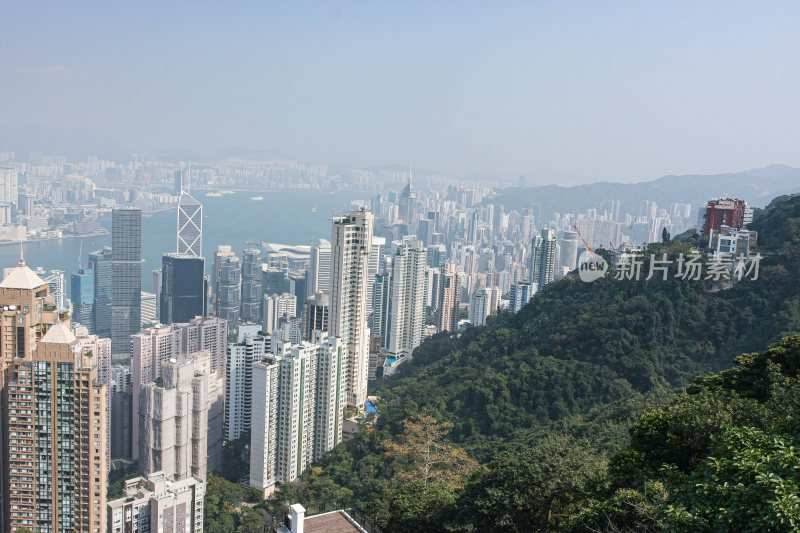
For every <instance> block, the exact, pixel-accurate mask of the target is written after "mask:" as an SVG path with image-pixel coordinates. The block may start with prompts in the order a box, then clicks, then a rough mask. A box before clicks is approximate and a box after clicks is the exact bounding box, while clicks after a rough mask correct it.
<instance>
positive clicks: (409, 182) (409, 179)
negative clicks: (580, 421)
mask: <svg viewBox="0 0 800 533" xmlns="http://www.w3.org/2000/svg"><path fill="white" fill-rule="evenodd" d="M412 175H413V174H412V173H411V163H409V164H408V188H409V189H410V188H411V177H412Z"/></svg>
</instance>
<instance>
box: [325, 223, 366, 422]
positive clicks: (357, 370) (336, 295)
mask: <svg viewBox="0 0 800 533" xmlns="http://www.w3.org/2000/svg"><path fill="white" fill-rule="evenodd" d="M373 224H374V219H373V216H372V213H370V212H368V211H352V212H351V213H350V215H349V216H345V217H339V218H335V219H333V232H332V238H331V314H330V323H329V332H330V335H331V336H333V337H339V338H340V339H341V342H342V348H343V350H344V387H345V393H346V398H347V403H348V405H350V406H351V407H356V408H361V407H363V405H364V402H365V401H366V399H367V379H368V364H369V328H368V326H367V318H368V317H367V277H368V271H369V258H370V249H371V247H372V228H373Z"/></svg>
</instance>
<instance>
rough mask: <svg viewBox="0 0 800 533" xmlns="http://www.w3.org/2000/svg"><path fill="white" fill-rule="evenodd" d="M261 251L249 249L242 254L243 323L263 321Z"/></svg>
mask: <svg viewBox="0 0 800 533" xmlns="http://www.w3.org/2000/svg"><path fill="white" fill-rule="evenodd" d="M262 297H263V291H262V290H261V251H260V250H257V249H255V248H248V249H247V250H245V251H244V253H243V254H242V315H241V316H242V322H245V323H248V322H249V323H253V324H258V323H259V322H260V321H261V298H262Z"/></svg>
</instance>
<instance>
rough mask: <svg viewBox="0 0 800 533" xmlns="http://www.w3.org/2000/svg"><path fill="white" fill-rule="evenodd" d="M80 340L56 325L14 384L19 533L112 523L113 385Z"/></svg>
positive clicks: (11, 467)
mask: <svg viewBox="0 0 800 533" xmlns="http://www.w3.org/2000/svg"><path fill="white" fill-rule="evenodd" d="M76 343H77V339H76V338H75V336H74V335H73V334H72V332H71V331H70V330H69V328H68V327H67V326H66V325H65V324H63V323H56V324H54V325H53V326H52V327H51V328H50V329H49V330H48V331H47V333H46V334H45V335H44V337H43V338H42V339H41V340H40V341H39V343H38V344H37V346H36V349H35V350H34V351H33V353H32V357H31V359H27V360H25V361H24V362H22V363H20V364H19V365H18V367H17V369H16V372H15V373H14V377H13V378H12V379H11V381H10V382H9V383H8V385H7V387H8V404H7V406H6V407H7V408H6V410H5V411H4V412H3V418H4V425H5V426H6V427H7V431H8V435H9V440H8V442H7V445H6V446H5V449H6V450H12V451H13V453H11V454H10V455H9V461H8V469H7V474H6V475H7V476H8V478H7V479H8V483H9V486H10V487H12V488H13V490H10V491H9V492H8V493H7V499H8V505H7V509H8V515H7V517H6V518H5V520H4V525H5V527H6V528H8V529H9V530H11V531H14V530H17V529H19V528H22V527H27V528H28V529H32V530H34V531H53V532H56V531H58V532H61V531H64V532H67V531H102V527H101V525H102V524H104V523H105V521H106V517H105V513H106V508H105V498H106V482H107V480H106V474H107V466H106V460H107V458H106V446H107V440H106V429H105V425H106V409H107V405H106V389H105V387H106V385H105V384H103V383H100V382H99V381H98V378H97V368H96V366H95V365H94V361H93V358H92V357H91V356H90V355H88V353H82V352H81V351H80V349H78V350H77V351H75V350H74V347H75V345H76ZM5 453H8V451H5Z"/></svg>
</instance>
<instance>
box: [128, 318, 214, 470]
mask: <svg viewBox="0 0 800 533" xmlns="http://www.w3.org/2000/svg"><path fill="white" fill-rule="evenodd" d="M226 332H227V325H226V323H225V321H223V320H220V319H218V318H208V319H192V320H191V321H190V322H189V324H185V325H181V326H160V327H154V328H147V329H143V330H142V331H141V332H139V333H137V334H136V335H133V336H132V345H133V346H132V348H133V353H132V356H131V374H132V376H131V389H132V398H133V402H132V404H133V405H132V426H133V429H132V431H131V437H132V438H131V440H132V442H133V450H132V452H133V458H134V459H136V458H137V457H138V453H139V447H138V443H139V441H140V434H141V428H140V422H141V417H140V403H139V399H140V398H141V391H142V389H143V387H144V385H145V384H146V383H148V382H151V381H155V380H156V379H157V378H158V377H159V376H161V368H162V366H163V365H164V364H165V363H166V362H167V361H169V360H170V359H173V358H179V357H181V358H184V359H191V360H192V361H193V364H194V365H195V368H196V369H197V370H200V371H202V372H204V373H206V374H207V375H208V376H209V378H208V380H207V385H206V387H207V389H206V392H207V394H206V396H207V398H208V403H209V407H208V411H209V415H208V416H209V425H208V428H207V433H208V435H207V440H208V453H207V456H208V465H209V466H208V467H209V468H210V469H215V468H217V466H218V465H219V464H220V463H221V460H222V457H221V456H222V438H223V425H224V418H225V411H224V407H223V404H224V401H225V340H224V335H225V333H226ZM220 358H221V363H220V361H219V359H220ZM219 364H221V365H222V369H221V370H220V369H219ZM143 473H146V472H144V471H143Z"/></svg>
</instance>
